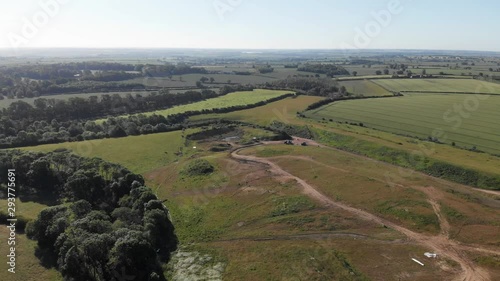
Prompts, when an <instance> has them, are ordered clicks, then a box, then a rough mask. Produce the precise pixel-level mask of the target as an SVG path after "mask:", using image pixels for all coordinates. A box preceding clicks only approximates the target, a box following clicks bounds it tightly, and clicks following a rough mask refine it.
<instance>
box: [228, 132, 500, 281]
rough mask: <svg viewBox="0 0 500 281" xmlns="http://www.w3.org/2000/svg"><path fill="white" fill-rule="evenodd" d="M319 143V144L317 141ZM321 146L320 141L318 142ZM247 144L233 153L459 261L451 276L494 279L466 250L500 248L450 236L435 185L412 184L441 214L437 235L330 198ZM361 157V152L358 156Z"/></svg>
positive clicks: (464, 279)
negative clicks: (242, 152)
mask: <svg viewBox="0 0 500 281" xmlns="http://www.w3.org/2000/svg"><path fill="white" fill-rule="evenodd" d="M307 142H308V143H309V144H311V143H312V141H310V140H307ZM269 144H272V143H265V145H269ZM316 145H318V144H316ZM318 146H321V145H318ZM245 148H246V147H243V148H239V149H236V150H235V151H233V152H232V153H231V157H232V158H234V159H236V160H240V161H247V162H253V163H256V164H259V165H266V166H268V168H269V170H270V172H271V173H273V174H275V175H276V176H280V177H286V178H289V179H294V180H296V181H297V182H298V183H299V184H300V185H301V186H302V187H303V193H304V194H306V195H308V196H310V197H311V198H314V199H315V200H317V201H319V202H321V203H323V204H324V205H326V206H331V207H337V208H341V209H343V210H346V211H348V212H351V213H353V214H355V215H356V216H358V217H360V218H362V219H364V220H367V221H372V222H375V223H378V224H380V225H385V226H388V227H390V228H392V229H394V230H397V231H398V232H400V233H402V234H404V235H406V236H407V237H408V238H409V239H411V240H413V241H415V242H416V243H418V244H420V245H423V246H425V247H427V248H429V250H430V251H433V252H437V253H439V254H440V255H442V256H444V257H447V258H449V259H451V260H453V261H455V262H457V263H458V264H460V267H461V271H460V272H458V273H457V274H456V276H454V277H453V278H452V280H460V281H488V280H492V279H491V277H490V274H489V273H488V271H487V270H485V269H483V268H480V267H477V266H476V265H475V264H474V263H473V262H472V261H471V260H470V259H469V258H467V256H466V255H465V254H464V251H465V250H467V251H476V250H477V251H479V252H488V253H493V254H498V255H500V252H497V251H494V250H489V249H480V248H479V249H478V248H476V247H471V246H465V245H464V246H462V245H459V244H458V243H457V242H455V241H453V240H451V239H450V238H449V237H448V232H449V223H448V222H447V221H446V219H444V217H443V216H442V215H441V210H440V206H439V204H438V203H437V199H439V196H440V194H439V192H438V191H437V190H435V189H434V188H432V187H425V188H424V187H412V188H416V189H419V190H421V191H424V192H425V193H426V195H427V196H429V203H430V204H431V205H432V207H433V209H434V211H435V213H436V215H437V217H438V218H439V222H440V226H441V230H442V231H441V233H440V234H439V235H437V236H428V235H424V234H420V233H416V232H414V231H412V230H409V229H407V228H404V227H402V226H400V225H397V224H395V223H393V222H390V221H388V220H386V219H383V218H380V217H378V216H376V215H374V214H371V213H369V212H366V211H363V210H360V209H356V208H353V207H351V206H348V205H346V204H343V203H340V202H335V201H334V200H332V199H331V198H329V197H327V196H325V195H324V194H322V193H320V192H319V191H318V190H316V189H315V188H314V187H313V186H311V185H309V184H308V183H307V182H306V181H304V180H303V179H301V178H298V177H296V176H294V175H292V174H290V173H288V172H287V171H285V170H283V169H282V168H281V167H280V166H278V165H277V164H275V163H273V162H271V161H270V160H268V159H264V158H259V157H255V156H246V155H240V154H238V152H239V151H240V150H242V149H245ZM280 157H287V156H280ZM290 157H291V158H293V157H296V156H290ZM356 157H359V156H356Z"/></svg>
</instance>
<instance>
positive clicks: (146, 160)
mask: <svg viewBox="0 0 500 281" xmlns="http://www.w3.org/2000/svg"><path fill="white" fill-rule="evenodd" d="M192 132H194V131H193V130H188V131H186V132H185V133H184V134H185V135H187V134H190V133H192ZM58 148H66V149H69V150H72V151H73V152H74V153H76V154H78V155H80V156H83V157H100V158H102V159H104V160H106V161H110V162H113V163H117V164H121V165H123V166H125V167H127V168H128V169H130V170H131V171H132V172H134V173H144V172H147V171H150V170H153V169H156V168H158V167H161V166H164V165H167V164H169V163H172V162H174V161H177V160H178V158H179V156H177V155H176V153H178V152H179V151H182V155H184V156H185V155H191V154H193V153H195V152H196V150H195V149H193V148H191V147H185V146H184V138H183V133H182V132H181V131H175V132H168V133H161V134H153V135H141V136H129V137H125V138H117V139H102V140H91V141H82V142H68V143H61V144H47V145H40V146H33V147H25V148H23V150H30V151H41V152H49V151H53V150H55V149H58ZM178 155H180V154H178Z"/></svg>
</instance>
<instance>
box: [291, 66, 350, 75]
mask: <svg viewBox="0 0 500 281" xmlns="http://www.w3.org/2000/svg"><path fill="white" fill-rule="evenodd" d="M297 70H298V71H305V72H313V73H317V74H326V76H328V77H334V76H337V75H349V71H347V70H346V69H345V68H343V67H342V66H339V65H335V64H331V63H330V64H321V63H318V64H311V63H306V64H304V65H302V66H300V67H299V68H297Z"/></svg>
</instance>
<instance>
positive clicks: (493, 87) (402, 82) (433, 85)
mask: <svg viewBox="0 0 500 281" xmlns="http://www.w3.org/2000/svg"><path fill="white" fill-rule="evenodd" d="M373 82H375V83H377V84H378V85H380V86H382V87H384V88H386V89H388V90H389V91H393V92H443V93H478V94H479V93H482V94H500V84H496V83H491V82H485V81H479V80H471V79H383V80H374V81H373Z"/></svg>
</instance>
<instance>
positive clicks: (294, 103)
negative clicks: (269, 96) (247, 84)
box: [190, 96, 323, 126]
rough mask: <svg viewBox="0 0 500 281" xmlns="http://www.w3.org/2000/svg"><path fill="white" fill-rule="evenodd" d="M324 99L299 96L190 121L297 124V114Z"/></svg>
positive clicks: (200, 116) (263, 124) (199, 116)
mask: <svg viewBox="0 0 500 281" xmlns="http://www.w3.org/2000/svg"><path fill="white" fill-rule="evenodd" d="M322 99H323V97H313V96H297V97H291V98H286V99H284V100H280V101H276V102H273V103H269V104H266V105H264V106H259V107H256V108H251V109H245V110H239V111H234V112H229V113H222V114H205V115H198V116H193V117H191V118H190V120H203V119H228V120H237V121H243V122H249V123H254V124H258V125H262V126H267V125H269V124H270V123H271V122H272V121H275V120H277V121H281V122H285V123H289V122H292V121H293V122H297V120H295V116H296V114H297V112H299V111H303V110H305V109H306V108H307V106H308V105H310V104H312V103H315V102H318V101H320V100H322Z"/></svg>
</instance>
